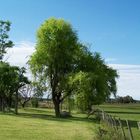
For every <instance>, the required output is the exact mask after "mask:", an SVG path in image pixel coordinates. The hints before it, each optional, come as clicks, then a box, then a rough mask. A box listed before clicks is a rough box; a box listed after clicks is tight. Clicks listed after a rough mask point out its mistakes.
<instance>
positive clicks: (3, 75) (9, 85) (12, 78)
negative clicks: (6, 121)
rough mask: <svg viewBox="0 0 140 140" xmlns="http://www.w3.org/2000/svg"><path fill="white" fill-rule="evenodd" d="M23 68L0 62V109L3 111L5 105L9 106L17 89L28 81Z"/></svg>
mask: <svg viewBox="0 0 140 140" xmlns="http://www.w3.org/2000/svg"><path fill="white" fill-rule="evenodd" d="M24 73H25V69H24V68H21V69H20V68H19V67H16V66H10V65H9V64H8V63H4V62H0V110H1V111H4V110H5V108H6V107H8V108H10V107H11V104H12V98H13V96H15V94H16V93H17V92H18V90H19V89H20V88H21V87H22V86H24V85H25V83H29V81H28V79H27V77H25V76H24V75H23V74H24Z"/></svg>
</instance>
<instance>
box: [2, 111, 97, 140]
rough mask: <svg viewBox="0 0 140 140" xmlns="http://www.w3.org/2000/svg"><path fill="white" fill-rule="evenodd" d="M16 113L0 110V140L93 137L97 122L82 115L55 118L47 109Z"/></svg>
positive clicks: (84, 139)
mask: <svg viewBox="0 0 140 140" xmlns="http://www.w3.org/2000/svg"><path fill="white" fill-rule="evenodd" d="M19 112H20V113H19V115H17V116H16V115H14V114H4V113H0V140H93V139H94V136H95V129H96V128H97V127H98V125H99V124H98V123H96V121H95V120H94V119H86V118H85V115H84V114H74V116H73V117H71V118H67V119H62V118H61V119H58V118H55V117H54V116H53V115H54V113H53V111H52V110H47V109H33V108H28V109H25V110H20V111H19Z"/></svg>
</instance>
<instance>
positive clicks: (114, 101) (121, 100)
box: [106, 95, 138, 104]
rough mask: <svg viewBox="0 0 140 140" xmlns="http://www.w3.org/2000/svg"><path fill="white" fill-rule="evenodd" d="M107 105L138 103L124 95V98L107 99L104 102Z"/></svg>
mask: <svg viewBox="0 0 140 140" xmlns="http://www.w3.org/2000/svg"><path fill="white" fill-rule="evenodd" d="M106 102H107V103H124V104H127V103H137V102H138V101H136V100H134V99H133V97H131V96H129V95H126V96H117V97H116V98H114V99H111V98H110V99H108V100H106Z"/></svg>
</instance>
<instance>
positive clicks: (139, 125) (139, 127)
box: [137, 122, 140, 130]
mask: <svg viewBox="0 0 140 140" xmlns="http://www.w3.org/2000/svg"><path fill="white" fill-rule="evenodd" d="M137 124H138V129H139V130H140V122H137Z"/></svg>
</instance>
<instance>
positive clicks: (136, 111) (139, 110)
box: [99, 104, 140, 140]
mask: <svg viewBox="0 0 140 140" xmlns="http://www.w3.org/2000/svg"><path fill="white" fill-rule="evenodd" d="M99 107H100V108H102V109H103V110H104V111H105V112H107V113H109V114H111V115H112V116H115V117H116V118H120V119H121V120H123V124H124V126H125V121H126V120H129V122H130V126H131V128H132V132H133V136H134V140H140V130H138V127H137V121H140V104H105V105H100V106H99ZM125 131H126V132H128V130H127V129H126V127H125Z"/></svg>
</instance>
